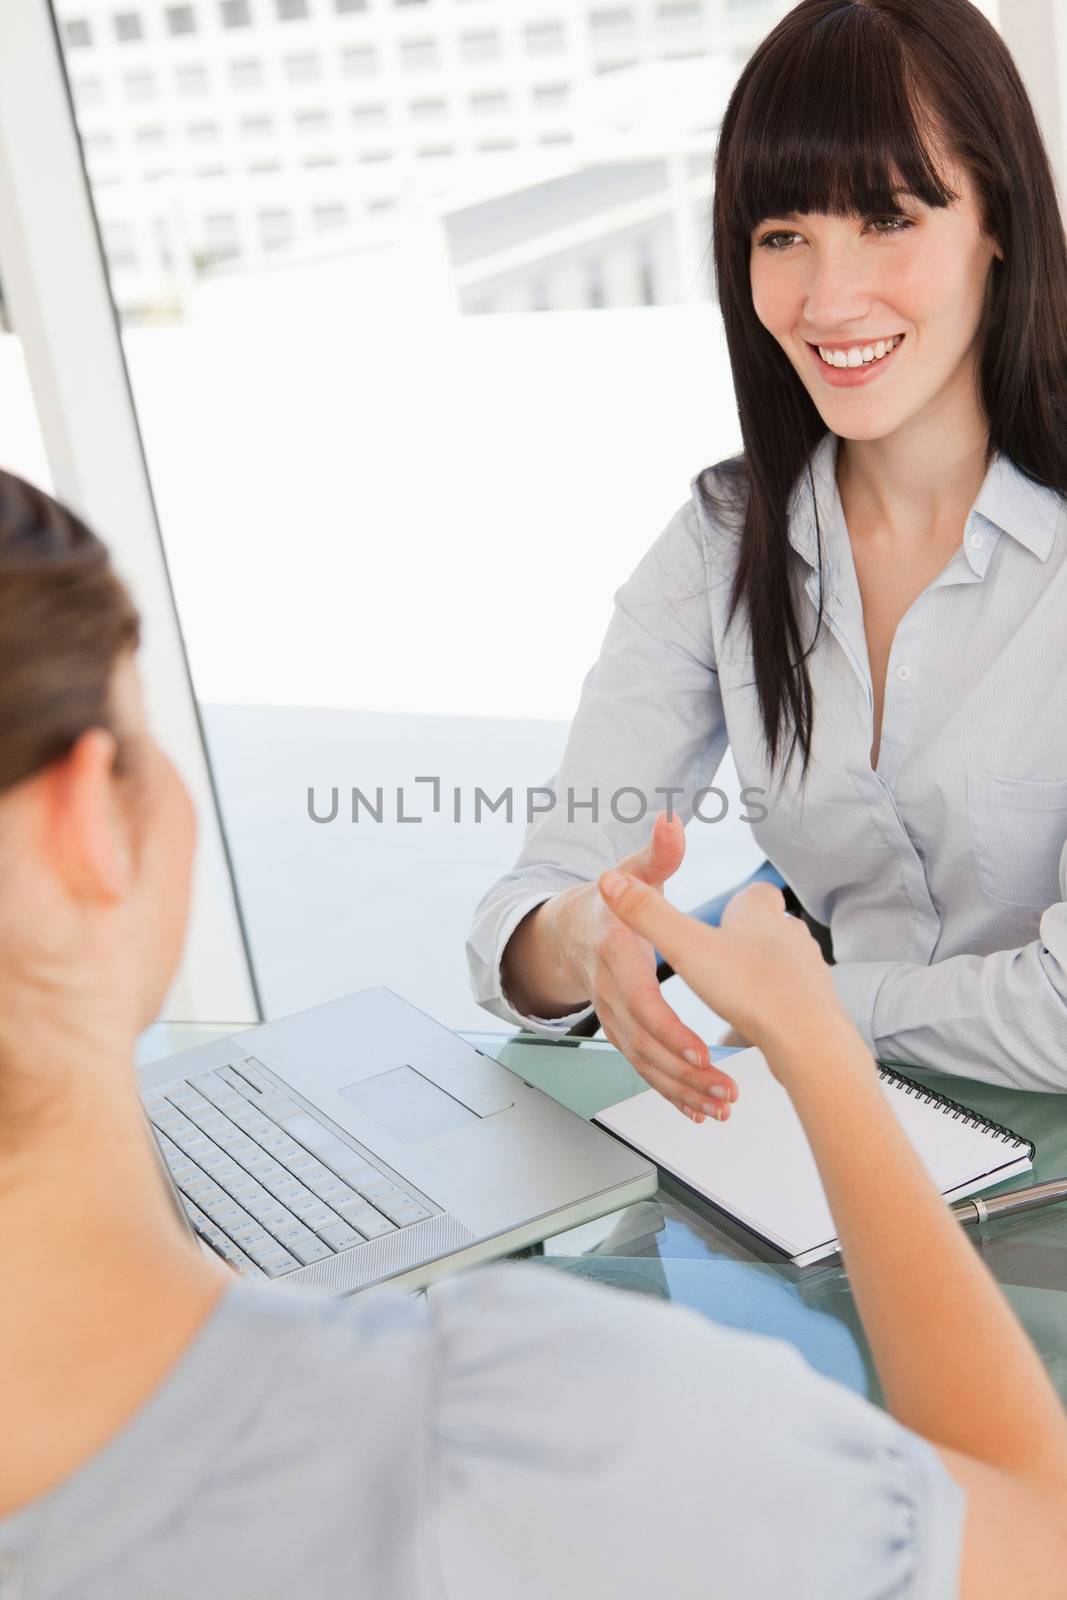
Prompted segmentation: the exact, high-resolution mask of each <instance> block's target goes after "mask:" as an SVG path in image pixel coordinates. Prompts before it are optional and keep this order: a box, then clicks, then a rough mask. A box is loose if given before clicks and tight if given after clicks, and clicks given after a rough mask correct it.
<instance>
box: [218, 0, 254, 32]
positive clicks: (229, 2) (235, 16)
mask: <svg viewBox="0 0 1067 1600" xmlns="http://www.w3.org/2000/svg"><path fill="white" fill-rule="evenodd" d="M219 13H220V15H221V17H222V26H223V27H224V28H250V27H251V26H252V11H251V8H250V7H249V4H248V0H222V4H221V5H220V6H219Z"/></svg>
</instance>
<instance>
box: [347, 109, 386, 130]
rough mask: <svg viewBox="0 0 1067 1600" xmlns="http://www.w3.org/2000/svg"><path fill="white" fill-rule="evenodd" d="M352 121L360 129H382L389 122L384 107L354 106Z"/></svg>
mask: <svg viewBox="0 0 1067 1600" xmlns="http://www.w3.org/2000/svg"><path fill="white" fill-rule="evenodd" d="M352 121H353V122H354V123H355V124H356V126H357V127H358V128H381V127H384V126H385V123H386V122H387V121H388V113H387V111H386V109H385V107H384V106H383V105H373V106H353V107H352Z"/></svg>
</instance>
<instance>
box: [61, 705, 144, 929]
mask: <svg viewBox="0 0 1067 1600" xmlns="http://www.w3.org/2000/svg"><path fill="white" fill-rule="evenodd" d="M117 748H118V744H117V741H116V739H115V736H114V734H113V733H110V732H108V730H107V729H106V728H89V729H88V730H87V731H86V732H85V733H83V734H81V735H80V737H79V738H78V739H77V740H76V741H75V743H74V744H73V746H72V747H71V749H70V751H69V752H68V753H67V755H66V756H64V757H63V758H62V759H61V760H59V761H55V762H53V763H52V765H51V766H50V767H49V768H48V769H47V770H46V771H45V772H44V773H42V774H41V778H40V782H41V783H42V785H43V789H44V802H45V808H46V811H45V826H44V834H43V837H44V841H45V848H46V850H47V852H48V856H49V860H50V862H51V864H52V866H53V869H54V870H55V871H56V872H58V873H59V874H60V875H61V876H62V877H63V879H64V880H65V882H66V884H67V886H68V888H69V889H70V891H71V892H72V893H73V894H74V895H76V896H78V897H79V898H81V899H86V900H95V901H100V902H104V903H110V904H114V903H115V902H116V901H119V900H122V899H124V898H125V897H126V895H127V894H128V893H129V890H130V886H131V884H132V881H133V852H132V848H131V845H132V841H131V839H130V818H129V815H128V811H127V808H126V806H125V805H124V804H123V797H122V795H121V794H120V792H119V780H118V779H117V778H116V776H115V773H114V762H115V752H116V750H117Z"/></svg>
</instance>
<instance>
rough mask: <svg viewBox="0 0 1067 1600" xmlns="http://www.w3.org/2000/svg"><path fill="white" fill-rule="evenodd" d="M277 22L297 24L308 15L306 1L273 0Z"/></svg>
mask: <svg viewBox="0 0 1067 1600" xmlns="http://www.w3.org/2000/svg"><path fill="white" fill-rule="evenodd" d="M275 5H276V6H277V11H278V21H279V22H299V21H301V20H302V18H304V17H306V16H307V14H308V0H275Z"/></svg>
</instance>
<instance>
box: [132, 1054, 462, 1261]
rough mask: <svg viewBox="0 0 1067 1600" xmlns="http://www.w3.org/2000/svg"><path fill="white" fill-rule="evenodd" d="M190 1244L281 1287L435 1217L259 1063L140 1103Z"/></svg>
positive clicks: (224, 1071)
mask: <svg viewBox="0 0 1067 1600" xmlns="http://www.w3.org/2000/svg"><path fill="white" fill-rule="evenodd" d="M145 1106H146V1109H147V1111H148V1115H149V1118H150V1120H151V1122H152V1125H153V1127H154V1128H155V1131H156V1137H157V1139H158V1140H159V1145H160V1148H161V1150H162V1152H163V1158H164V1160H165V1161H166V1163H167V1166H168V1168H169V1169H170V1173H171V1176H172V1177H173V1179H174V1182H175V1184H176V1185H177V1187H178V1189H179V1190H180V1191H181V1196H182V1201H183V1203H184V1205H185V1209H186V1211H187V1212H188V1214H189V1218H190V1220H191V1221H192V1224H193V1226H194V1228H195V1229H196V1231H197V1233H198V1234H199V1235H200V1236H201V1238H203V1239H204V1240H205V1241H206V1242H207V1243H208V1244H209V1245H210V1246H211V1248H212V1249H213V1250H215V1251H216V1252H217V1253H218V1254H219V1255H221V1256H222V1257H224V1259H225V1260H227V1261H228V1262H230V1264H231V1265H232V1266H234V1267H236V1268H237V1269H238V1270H239V1271H241V1272H242V1273H244V1274H245V1275H247V1276H249V1277H255V1278H258V1277H261V1276H264V1277H268V1278H278V1277H282V1276H283V1275H284V1274H285V1273H287V1272H296V1271H297V1270H298V1269H299V1268H300V1267H306V1266H310V1265H311V1264H312V1263H313V1262H315V1261H324V1260H325V1259H326V1258H327V1257H328V1256H332V1255H336V1254H337V1253H338V1252H339V1251H341V1250H354V1249H357V1248H358V1247H359V1246H360V1245H364V1244H366V1243H368V1242H369V1241H370V1240H372V1239H380V1238H381V1237H382V1236H383V1235H384V1234H387V1233H394V1232H395V1231H396V1230H397V1229H398V1228H407V1227H410V1226H411V1225H412V1224H414V1223H416V1222H423V1221H425V1220H426V1218H427V1217H431V1216H434V1215H436V1214H437V1213H436V1212H435V1210H434V1209H432V1208H431V1207H430V1206H429V1205H428V1204H427V1202H426V1200H425V1198H424V1197H423V1196H421V1195H418V1194H416V1193H414V1192H412V1191H410V1190H408V1189H407V1188H405V1187H404V1186H403V1185H402V1184H401V1183H398V1181H397V1179H396V1176H395V1175H394V1174H393V1173H390V1172H387V1171H384V1170H383V1169H381V1168H380V1167H378V1166H377V1165H376V1164H375V1162H374V1159H373V1157H370V1156H368V1155H366V1154H365V1153H364V1152H363V1151H362V1150H358V1149H355V1148H354V1147H353V1146H352V1145H350V1144H348V1143H346V1141H345V1140H343V1139H341V1138H339V1137H338V1136H337V1134H335V1133H333V1132H331V1130H330V1129H329V1128H328V1127H327V1126H325V1125H324V1124H323V1123H322V1122H320V1121H318V1120H317V1119H316V1118H315V1117H314V1116H313V1115H312V1114H310V1113H309V1112H307V1111H305V1110H304V1108H303V1107H302V1106H300V1105H298V1104H297V1103H296V1101H295V1100H292V1099H290V1098H289V1097H288V1096H287V1095H286V1094H285V1092H284V1090H282V1089H279V1088H278V1087H277V1085H275V1084H274V1083H272V1082H271V1081H270V1079H269V1078H267V1077H266V1076H265V1074H263V1073H262V1072H259V1071H257V1067H256V1064H255V1063H254V1062H250V1061H241V1062H238V1063H236V1064H235V1065H234V1066H232V1067H219V1068H217V1069H216V1070H215V1071H213V1072H206V1073H202V1074H200V1075H199V1076H197V1077H195V1078H190V1079H188V1080H186V1081H183V1082H180V1083H175V1084H168V1085H167V1086H166V1088H164V1089H161V1090H158V1091H156V1092H154V1093H150V1094H148V1095H146V1096H145Z"/></svg>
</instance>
